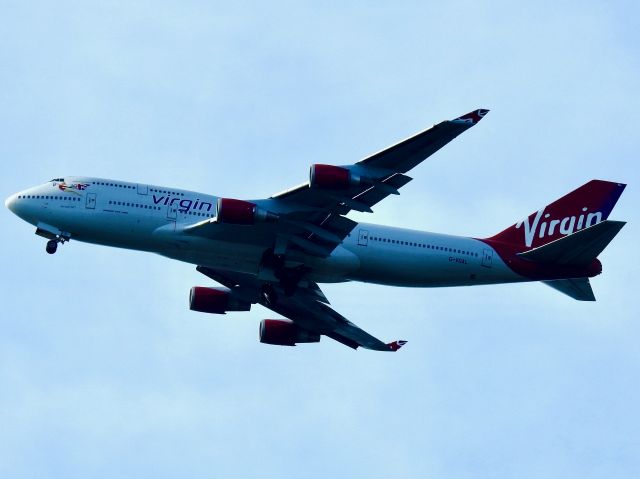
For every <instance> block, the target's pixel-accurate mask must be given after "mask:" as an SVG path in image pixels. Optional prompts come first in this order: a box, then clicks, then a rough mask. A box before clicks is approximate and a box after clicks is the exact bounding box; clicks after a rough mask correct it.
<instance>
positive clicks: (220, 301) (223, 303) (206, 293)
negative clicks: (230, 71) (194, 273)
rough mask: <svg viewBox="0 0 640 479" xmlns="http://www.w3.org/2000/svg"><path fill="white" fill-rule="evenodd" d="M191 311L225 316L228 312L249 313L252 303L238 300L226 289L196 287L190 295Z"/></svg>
mask: <svg viewBox="0 0 640 479" xmlns="http://www.w3.org/2000/svg"><path fill="white" fill-rule="evenodd" d="M189 309H190V310H191V311H199V312H201V313H215V314H224V313H226V312H227V311H249V310H250V309H251V303H248V302H246V301H242V300H241V299H238V298H236V297H235V296H234V295H233V294H232V293H231V291H230V290H228V289H226V288H205V287H202V286H194V287H193V288H191V292H190V293H189Z"/></svg>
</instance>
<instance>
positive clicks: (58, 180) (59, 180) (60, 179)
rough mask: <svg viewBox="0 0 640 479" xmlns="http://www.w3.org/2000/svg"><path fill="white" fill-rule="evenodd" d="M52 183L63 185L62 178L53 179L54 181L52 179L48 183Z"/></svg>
mask: <svg viewBox="0 0 640 479" xmlns="http://www.w3.org/2000/svg"><path fill="white" fill-rule="evenodd" d="M54 181H57V182H61V183H64V178H54V179H53V180H51V181H50V182H49V183H53V182H54Z"/></svg>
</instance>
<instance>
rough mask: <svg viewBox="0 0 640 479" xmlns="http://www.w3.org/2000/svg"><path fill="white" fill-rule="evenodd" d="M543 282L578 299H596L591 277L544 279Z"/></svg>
mask: <svg viewBox="0 0 640 479" xmlns="http://www.w3.org/2000/svg"><path fill="white" fill-rule="evenodd" d="M543 283H544V284H546V285H547V286H551V287H552V288H553V289H555V290H557V291H560V292H561V293H564V294H566V295H567V296H571V297H572V298H573V299H577V300H578V301H595V300H596V297H595V296H594V295H593V290H592V289H591V283H589V278H572V279H555V280H553V281H543Z"/></svg>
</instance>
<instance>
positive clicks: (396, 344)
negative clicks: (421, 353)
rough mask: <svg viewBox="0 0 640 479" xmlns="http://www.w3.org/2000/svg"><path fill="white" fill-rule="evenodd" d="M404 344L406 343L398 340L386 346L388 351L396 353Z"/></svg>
mask: <svg viewBox="0 0 640 479" xmlns="http://www.w3.org/2000/svg"><path fill="white" fill-rule="evenodd" d="M405 344H407V342H406V341H403V340H401V339H400V340H398V341H394V342H392V343H389V344H387V347H388V348H389V351H397V350H398V349H400V348H401V347H402V346H404V345H405Z"/></svg>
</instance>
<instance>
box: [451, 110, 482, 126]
mask: <svg viewBox="0 0 640 479" xmlns="http://www.w3.org/2000/svg"><path fill="white" fill-rule="evenodd" d="M487 113H489V110H485V109H483V108H480V109H478V110H473V111H470V112H469V113H467V114H466V115H462V116H459V117H458V118H456V119H455V120H452V121H455V122H458V123H470V124H472V125H475V124H476V123H478V122H479V121H480V120H482V119H483V118H484V116H485V115H486V114H487Z"/></svg>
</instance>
